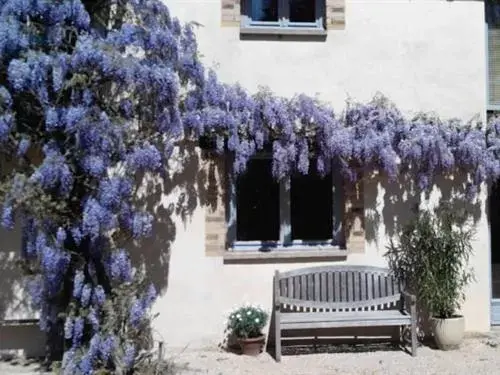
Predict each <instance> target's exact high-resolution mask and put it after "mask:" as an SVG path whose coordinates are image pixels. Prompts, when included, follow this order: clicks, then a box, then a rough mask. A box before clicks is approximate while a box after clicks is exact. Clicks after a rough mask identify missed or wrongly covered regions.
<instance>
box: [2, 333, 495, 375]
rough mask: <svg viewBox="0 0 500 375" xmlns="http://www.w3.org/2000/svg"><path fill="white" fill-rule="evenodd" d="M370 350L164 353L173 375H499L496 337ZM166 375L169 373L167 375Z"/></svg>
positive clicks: (10, 368) (31, 371)
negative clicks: (413, 350) (453, 346)
mask: <svg viewBox="0 0 500 375" xmlns="http://www.w3.org/2000/svg"><path fill="white" fill-rule="evenodd" d="M378 349H379V350H376V351H368V352H366V351H364V352H359V351H353V350H352V349H351V350H350V351H349V352H346V353H345V352H344V353H336V352H333V353H332V352H331V350H329V349H328V348H323V349H321V348H320V351H321V350H323V351H327V352H326V353H325V352H323V353H319V354H299V355H284V356H283V358H282V362H281V363H276V362H275V361H274V359H273V358H272V357H271V356H270V355H269V354H267V353H263V354H261V355H260V356H258V357H247V356H240V355H237V354H232V353H227V352H221V351H217V350H212V351H198V350H197V351H194V350H184V351H179V352H169V354H168V357H169V358H172V360H173V361H174V362H175V363H176V365H177V366H178V371H176V372H175V374H178V375H188V374H192V375H194V374H210V375H226V374H227V375H233V374H252V375H256V374H257V375H273V374H283V375H327V374H328V375H332V374H342V375H349V374H352V375H373V374H380V375H382V374H389V375H396V374H398V375H399V374H401V375H405V374H412V375H423V374H429V375H433V374H439V375H445V374H449V375H459V374H464V375H465V374H471V373H472V374H474V375H481V374H484V375H494V374H500V338H499V336H498V334H497V335H495V336H491V337H488V338H485V337H483V338H469V339H466V340H465V341H464V343H463V344H462V347H461V348H460V349H459V350H456V351H448V352H443V351H439V350H435V349H431V348H429V347H425V346H422V347H420V348H419V352H418V356H417V357H416V358H413V357H411V356H410V355H409V354H407V353H405V352H402V351H400V350H394V349H393V350H389V348H388V347H380V348H378ZM35 368H36V366H35V365H29V366H24V365H23V364H22V363H21V364H17V365H11V364H9V363H6V362H0V374H1V375H10V374H12V375H17V374H24V375H35V374H39V372H37V371H36V369H35ZM169 375H170V374H169Z"/></svg>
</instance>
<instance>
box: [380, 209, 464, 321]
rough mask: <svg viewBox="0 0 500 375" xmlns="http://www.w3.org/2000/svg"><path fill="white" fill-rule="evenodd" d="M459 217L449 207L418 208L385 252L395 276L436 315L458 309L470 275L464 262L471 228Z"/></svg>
mask: <svg viewBox="0 0 500 375" xmlns="http://www.w3.org/2000/svg"><path fill="white" fill-rule="evenodd" d="M460 219H461V218H460V217H459V215H457V214H456V213H453V212H452V211H451V210H450V209H449V208H445V209H440V210H439V211H435V212H434V213H433V212H430V211H420V212H419V213H418V214H417V216H416V218H415V219H414V220H413V221H411V222H410V223H409V224H407V225H405V226H404V227H403V229H402V231H401V233H400V235H399V241H398V242H399V243H397V244H395V243H394V242H393V241H392V239H391V242H390V245H389V246H388V252H387V253H386V256H387V258H388V261H389V265H390V267H391V268H392V270H393V271H394V273H395V275H396V277H398V278H399V279H400V280H401V281H402V282H403V283H404V284H405V285H406V286H407V288H408V289H409V290H411V291H412V292H413V293H415V294H416V295H417V299H418V300H419V301H420V302H421V303H422V304H423V305H424V306H425V307H426V308H427V309H428V311H429V313H431V314H432V315H433V316H434V317H436V318H451V317H453V316H454V315H455V314H456V313H457V311H458V310H459V309H460V306H461V304H462V302H463V301H464V298H465V294H464V288H465V286H466V285H467V284H468V283H469V282H470V281H471V280H472V279H473V273H472V270H471V269H468V268H467V264H468V261H469V257H470V254H471V253H472V246H471V240H472V238H473V235H474V231H473V229H472V228H469V227H468V226H467V225H465V224H464V221H463V220H460Z"/></svg>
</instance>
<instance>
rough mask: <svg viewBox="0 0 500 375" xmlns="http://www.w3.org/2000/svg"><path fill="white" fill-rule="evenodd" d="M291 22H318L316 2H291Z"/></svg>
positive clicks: (308, 0)
mask: <svg viewBox="0 0 500 375" xmlns="http://www.w3.org/2000/svg"><path fill="white" fill-rule="evenodd" d="M289 1H290V21H291V22H316V7H315V4H316V0H289Z"/></svg>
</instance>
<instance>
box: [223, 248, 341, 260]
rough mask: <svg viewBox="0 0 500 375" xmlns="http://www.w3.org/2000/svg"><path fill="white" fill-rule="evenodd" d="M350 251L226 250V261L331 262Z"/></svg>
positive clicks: (306, 249)
mask: <svg viewBox="0 0 500 375" xmlns="http://www.w3.org/2000/svg"><path fill="white" fill-rule="evenodd" d="M347 254H348V251H347V250H342V249H338V248H331V249H311V248H310V247H309V248H303V249H301V248H294V249H293V250H280V249H277V250H272V251H259V250H251V251H250V250H247V251H239V250H232V249H230V250H228V251H225V252H224V255H223V259H224V263H279V262H287V263H304V262H331V261H334V260H342V259H345V258H347Z"/></svg>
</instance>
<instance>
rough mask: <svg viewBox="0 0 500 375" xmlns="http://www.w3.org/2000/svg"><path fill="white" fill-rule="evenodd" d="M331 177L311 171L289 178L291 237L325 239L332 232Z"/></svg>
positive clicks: (295, 238) (296, 238)
mask: <svg viewBox="0 0 500 375" xmlns="http://www.w3.org/2000/svg"><path fill="white" fill-rule="evenodd" d="M332 191H333V187H332V176H331V175H327V176H325V177H324V178H322V177H320V176H319V175H318V174H316V173H315V172H313V171H310V173H309V175H307V176H295V177H293V178H292V179H291V191H290V196H291V202H290V203H291V222H292V239H294V240H309V241H311V240H326V239H330V238H332V233H333V194H332Z"/></svg>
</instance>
